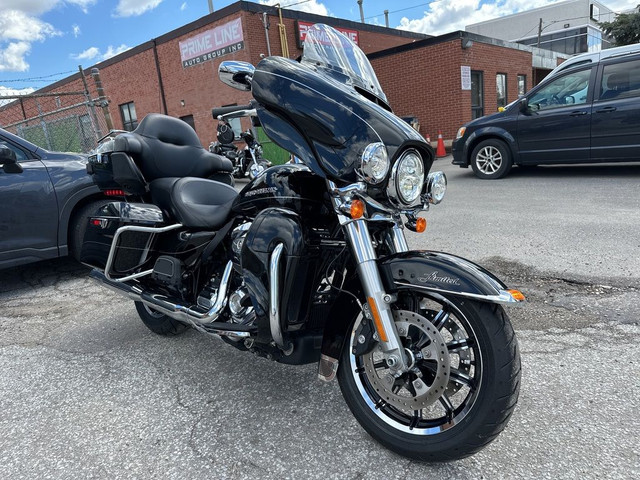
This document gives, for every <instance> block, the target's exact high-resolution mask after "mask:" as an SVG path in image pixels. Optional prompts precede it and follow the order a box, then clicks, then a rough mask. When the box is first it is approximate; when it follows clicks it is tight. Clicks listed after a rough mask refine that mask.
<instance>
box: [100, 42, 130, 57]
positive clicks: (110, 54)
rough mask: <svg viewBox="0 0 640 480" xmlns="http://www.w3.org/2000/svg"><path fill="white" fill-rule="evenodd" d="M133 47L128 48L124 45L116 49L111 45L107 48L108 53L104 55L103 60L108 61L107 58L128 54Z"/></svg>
mask: <svg viewBox="0 0 640 480" xmlns="http://www.w3.org/2000/svg"><path fill="white" fill-rule="evenodd" d="M130 48H131V47H128V46H126V45H125V44H124V43H123V44H122V45H120V46H119V47H116V48H114V47H113V45H109V46H108V47H107V51H106V52H104V53H103V54H102V60H106V59H107V58H111V57H115V56H116V55H119V54H121V53H122V52H126V51H127V50H129V49H130Z"/></svg>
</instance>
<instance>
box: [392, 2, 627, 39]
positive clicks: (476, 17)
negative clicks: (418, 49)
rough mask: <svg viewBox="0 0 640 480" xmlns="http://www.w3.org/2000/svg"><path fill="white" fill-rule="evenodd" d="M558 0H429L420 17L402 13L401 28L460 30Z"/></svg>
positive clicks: (619, 6) (615, 6) (617, 7)
mask: <svg viewBox="0 0 640 480" xmlns="http://www.w3.org/2000/svg"><path fill="white" fill-rule="evenodd" d="M558 1H562V0H494V1H491V2H484V3H482V4H481V2H480V0H456V1H455V2H447V1H433V2H431V3H429V4H428V5H427V6H426V9H425V11H423V15H422V17H418V18H415V17H414V18H408V17H403V18H402V19H401V20H400V25H399V26H398V27H397V28H399V29H401V30H410V31H413V32H419V33H426V34H429V35H441V34H443V33H448V32H454V31H456V30H464V28H465V26H467V25H471V24H474V23H479V22H484V21H486V20H491V19H494V18H498V17H503V16H505V15H511V14H514V13H519V12H523V11H526V10H532V9H534V8H538V7H543V6H545V5H550V4H553V3H556V2H558ZM637 3H638V0H610V1H607V2H606V6H607V7H609V8H610V9H611V10H613V11H615V12H623V11H625V10H628V9H630V8H634V7H635V5H636V4H637Z"/></svg>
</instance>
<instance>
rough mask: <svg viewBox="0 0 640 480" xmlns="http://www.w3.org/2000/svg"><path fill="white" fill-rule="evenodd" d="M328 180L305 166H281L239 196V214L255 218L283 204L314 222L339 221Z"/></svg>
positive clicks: (237, 199)
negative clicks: (330, 199)
mask: <svg viewBox="0 0 640 480" xmlns="http://www.w3.org/2000/svg"><path fill="white" fill-rule="evenodd" d="M326 195H327V187H326V184H325V181H324V180H323V179H322V178H320V177H318V176H317V175H314V173H313V172H311V170H310V169H309V168H307V167H306V166H304V165H298V164H296V165H294V164H291V165H278V166H274V167H271V168H269V169H267V170H266V171H265V172H264V173H263V174H262V175H259V176H258V177H257V178H255V179H254V180H252V181H251V182H249V183H248V184H247V185H246V186H245V187H244V188H243V189H242V191H241V192H240V194H239V195H238V197H237V198H236V199H235V201H234V203H233V207H232V211H233V213H235V214H236V215H246V216H249V217H253V216H255V215H257V214H258V212H260V211H261V210H263V209H265V208H269V207H282V208H287V209H290V210H293V211H294V212H298V213H299V214H301V215H303V216H304V218H305V221H307V222H311V223H313V224H322V223H330V222H335V214H333V211H332V210H331V206H330V204H329V203H328V199H327V198H326Z"/></svg>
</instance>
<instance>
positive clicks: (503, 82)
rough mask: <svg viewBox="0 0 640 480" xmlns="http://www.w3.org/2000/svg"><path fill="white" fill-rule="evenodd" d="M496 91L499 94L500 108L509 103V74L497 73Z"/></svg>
mask: <svg viewBox="0 0 640 480" xmlns="http://www.w3.org/2000/svg"><path fill="white" fill-rule="evenodd" d="M496 93H497V95H498V108H500V107H505V106H506V105H507V74H506V73H498V74H496Z"/></svg>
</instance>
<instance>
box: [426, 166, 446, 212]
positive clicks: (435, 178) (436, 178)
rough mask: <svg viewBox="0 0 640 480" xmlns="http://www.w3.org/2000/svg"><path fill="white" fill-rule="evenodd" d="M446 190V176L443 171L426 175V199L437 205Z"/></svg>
mask: <svg viewBox="0 0 640 480" xmlns="http://www.w3.org/2000/svg"><path fill="white" fill-rule="evenodd" d="M446 192H447V176H446V175H445V174H444V173H443V172H433V173H430V174H429V175H428V176H427V201H428V202H429V203H432V204H434V205H437V204H438V203H440V202H441V201H442V199H443V198H444V194H445V193H446Z"/></svg>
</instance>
